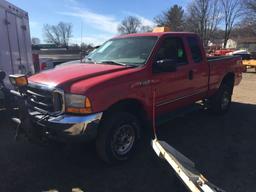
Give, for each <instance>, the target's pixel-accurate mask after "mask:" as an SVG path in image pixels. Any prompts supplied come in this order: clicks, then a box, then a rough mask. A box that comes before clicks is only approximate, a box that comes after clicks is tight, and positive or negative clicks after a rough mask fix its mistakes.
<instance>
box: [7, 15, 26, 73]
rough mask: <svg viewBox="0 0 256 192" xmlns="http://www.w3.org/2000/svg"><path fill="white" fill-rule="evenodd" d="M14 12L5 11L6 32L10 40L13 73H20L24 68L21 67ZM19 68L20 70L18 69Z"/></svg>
mask: <svg viewBox="0 0 256 192" xmlns="http://www.w3.org/2000/svg"><path fill="white" fill-rule="evenodd" d="M16 17H17V16H15V15H14V14H12V13H9V12H7V22H8V34H9V42H10V48H11V49H10V52H11V59H12V66H13V73H22V72H23V70H24V69H22V67H21V55H20V48H19V43H18V33H17V22H16ZM20 69H21V70H20Z"/></svg>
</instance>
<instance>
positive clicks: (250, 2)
mask: <svg viewBox="0 0 256 192" xmlns="http://www.w3.org/2000/svg"><path fill="white" fill-rule="evenodd" d="M246 7H247V8H248V9H249V10H250V11H251V13H253V14H254V16H256V0H247V1H246Z"/></svg>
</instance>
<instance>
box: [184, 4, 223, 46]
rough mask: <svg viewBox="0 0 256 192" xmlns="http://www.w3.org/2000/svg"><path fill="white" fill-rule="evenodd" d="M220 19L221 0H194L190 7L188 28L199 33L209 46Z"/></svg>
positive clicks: (187, 21)
mask: <svg viewBox="0 0 256 192" xmlns="http://www.w3.org/2000/svg"><path fill="white" fill-rule="evenodd" d="M220 21H221V10H220V3H219V0H193V1H192V3H191V4H190V5H189V7H188V15H187V19H186V30H189V31H193V32H196V33H198V34H199V35H200V36H201V38H202V40H203V42H204V45H205V46H207V45H208V42H209V40H210V39H211V38H212V37H213V35H214V33H215V32H216V30H217V28H218V25H219V24H220Z"/></svg>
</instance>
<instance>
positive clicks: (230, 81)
mask: <svg viewBox="0 0 256 192" xmlns="http://www.w3.org/2000/svg"><path fill="white" fill-rule="evenodd" d="M234 83H235V74H234V73H228V74H226V75H225V77H224V78H223V80H222V82H221V84H227V85H229V86H230V87H231V88H232V93H233V88H234Z"/></svg>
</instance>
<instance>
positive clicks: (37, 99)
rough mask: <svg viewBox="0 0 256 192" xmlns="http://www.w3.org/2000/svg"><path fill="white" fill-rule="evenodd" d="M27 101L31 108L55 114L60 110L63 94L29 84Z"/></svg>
mask: <svg viewBox="0 0 256 192" xmlns="http://www.w3.org/2000/svg"><path fill="white" fill-rule="evenodd" d="M27 102H28V105H29V107H30V109H31V110H36V111H39V112H42V113H49V114H54V113H55V114H56V113H60V112H62V111H63V110H64V109H63V94H62V93H61V92H60V91H56V90H51V89H49V88H47V87H43V86H40V87H39V86H34V85H29V86H28V88H27Z"/></svg>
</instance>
